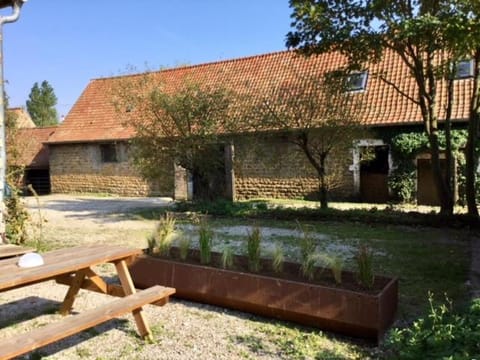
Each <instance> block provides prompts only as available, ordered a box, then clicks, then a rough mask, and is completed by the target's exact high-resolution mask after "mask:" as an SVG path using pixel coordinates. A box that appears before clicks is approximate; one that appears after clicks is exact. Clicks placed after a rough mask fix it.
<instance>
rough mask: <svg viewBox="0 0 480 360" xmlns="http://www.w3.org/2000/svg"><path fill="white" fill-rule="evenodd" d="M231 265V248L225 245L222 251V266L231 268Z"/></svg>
mask: <svg viewBox="0 0 480 360" xmlns="http://www.w3.org/2000/svg"><path fill="white" fill-rule="evenodd" d="M232 267H233V249H232V248H231V247H230V246H226V247H225V248H224V249H223V251H222V268H224V269H231V268H232Z"/></svg>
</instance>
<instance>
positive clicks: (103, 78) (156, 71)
mask: <svg viewBox="0 0 480 360" xmlns="http://www.w3.org/2000/svg"><path fill="white" fill-rule="evenodd" d="M288 53H291V54H294V53H295V50H288V49H287V50H278V51H272V52H269V53H265V54H256V55H247V56H243V57H237V58H231V59H225V60H212V61H209V62H205V63H198V64H192V65H180V66H177V67H170V68H165V69H160V70H151V71H148V70H147V71H143V72H138V73H134V74H124V75H113V76H105V77H98V78H93V79H91V81H97V80H102V81H103V80H111V79H119V78H125V77H134V76H140V75H145V74H156V73H167V72H171V71H178V70H185V69H192V68H201V67H204V66H211V65H215V64H227V63H233V62H241V61H246V60H252V59H260V58H266V57H271V56H275V55H280V54H288Z"/></svg>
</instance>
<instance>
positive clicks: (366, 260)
mask: <svg viewBox="0 0 480 360" xmlns="http://www.w3.org/2000/svg"><path fill="white" fill-rule="evenodd" d="M355 261H356V262H357V279H358V282H359V284H360V285H362V286H364V287H365V288H367V289H371V288H372V287H373V283H374V281H375V274H374V273H373V253H372V250H371V249H369V248H368V247H367V246H366V245H365V244H362V245H360V247H359V248H358V252H357V254H356V256H355Z"/></svg>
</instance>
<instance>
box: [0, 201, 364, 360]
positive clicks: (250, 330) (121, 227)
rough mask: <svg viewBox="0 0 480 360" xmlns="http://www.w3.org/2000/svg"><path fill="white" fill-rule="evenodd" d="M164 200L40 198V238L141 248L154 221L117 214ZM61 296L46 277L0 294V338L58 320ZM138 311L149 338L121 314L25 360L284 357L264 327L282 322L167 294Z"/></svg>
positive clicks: (337, 348)
mask: <svg viewBox="0 0 480 360" xmlns="http://www.w3.org/2000/svg"><path fill="white" fill-rule="evenodd" d="M26 202H27V206H28V207H29V210H30V212H31V214H32V217H33V218H34V219H35V218H37V219H38V217H39V211H38V204H37V203H36V201H35V199H34V198H27V199H26ZM169 203H170V201H169V199H158V198H148V199H132V198H93V197H86V196H65V195H62V196H59V195H51V196H46V197H41V198H40V208H41V211H40V213H41V218H43V219H44V220H45V222H44V225H43V231H42V233H43V237H44V239H48V242H49V244H53V246H54V247H60V246H73V245H79V244H82V243H92V242H95V243H98V242H106V243H118V244H127V245H134V246H137V247H144V246H145V244H146V243H145V235H146V234H148V233H149V232H150V231H151V230H152V228H153V224H154V222H152V221H144V220H135V219H132V218H129V217H126V216H124V213H125V212H126V211H129V210H131V209H133V208H148V207H157V206H158V205H165V206H168V205H169ZM35 231H38V230H35ZM45 241H46V240H45ZM97 271H99V272H101V273H102V274H103V275H105V276H112V275H114V268H113V266H109V265H104V266H102V267H99V268H98V269H97ZM65 293H66V287H65V286H62V285H57V284H55V283H54V282H46V283H42V284H38V285H34V286H30V287H26V288H21V289H17V290H12V291H8V292H4V293H1V294H0V304H1V305H0V324H1V331H0V337H2V338H3V337H8V336H10V335H12V334H17V333H21V332H25V331H27V330H28V329H31V328H34V327H39V326H42V325H44V324H47V323H49V322H52V321H55V320H56V319H58V318H59V317H60V315H58V314H56V313H55V310H56V309H57V308H58V305H59V303H60V302H61V301H62V299H63V296H64V295H65ZM109 300H111V298H109V297H108V296H105V295H102V294H97V293H93V292H88V291H84V290H81V291H80V293H79V295H78V297H77V299H76V301H75V304H74V311H75V312H82V311H84V310H86V309H89V308H94V307H95V306H96V305H98V304H101V303H103V302H107V301H109ZM145 311H146V317H147V319H148V321H149V322H150V325H151V328H152V330H153V333H154V338H155V341H154V343H146V342H144V341H142V340H141V339H139V338H138V336H136V332H135V330H136V327H135V324H134V322H133V318H132V316H131V315H130V314H128V315H127V316H124V317H122V318H119V319H116V320H113V321H109V322H107V323H105V324H103V325H100V326H97V327H95V328H93V329H91V330H88V331H85V332H83V333H81V334H77V335H75V336H72V337H70V338H68V339H65V340H62V341H59V342H57V343H55V344H52V345H49V346H47V347H44V348H42V349H40V350H38V351H37V352H36V353H34V354H30V357H26V358H40V357H42V358H47V359H172V360H173V359H289V358H291V357H292V355H291V354H288V352H286V351H285V348H282V347H281V346H280V345H279V343H278V341H277V342H274V341H272V339H273V338H274V337H275V336H276V335H277V334H276V333H275V334H272V331H274V332H278V331H279V332H280V333H281V332H282V331H290V330H291V329H292V328H290V327H289V326H288V325H286V324H283V323H270V322H269V321H267V320H265V319H259V318H256V317H254V316H251V315H249V314H244V313H240V312H235V311H230V310H225V309H221V308H217V307H213V306H207V305H201V304H196V303H191V302H187V301H181V300H175V299H172V300H171V301H170V303H169V304H167V305H165V306H163V307H157V306H152V305H148V306H146V307H145ZM269 326H271V327H270V328H269ZM266 329H267V330H266ZM268 329H270V330H268ZM272 329H274V330H272ZM289 329H290V330H289ZM308 336H309V335H308V332H306V333H305V334H303V333H302V334H301V337H303V338H305V339H306V338H308ZM322 341H323V340H322ZM339 344H340V345H339ZM325 348H326V349H327V351H328V352H329V354H332V352H334V353H335V354H336V355H338V356H339V357H338V358H342V359H347V358H351V354H352V353H353V352H356V351H355V349H352V348H350V346H349V345H344V344H342V343H341V342H337V341H336V340H335V339H334V338H332V339H325ZM353 348H355V346H353ZM329 349H330V350H329ZM339 352H340V353H339ZM38 355H40V356H38ZM307 358H308V357H307ZM335 358H337V357H335Z"/></svg>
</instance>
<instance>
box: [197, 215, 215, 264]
mask: <svg viewBox="0 0 480 360" xmlns="http://www.w3.org/2000/svg"><path fill="white" fill-rule="evenodd" d="M212 242H213V231H212V229H211V228H210V225H209V224H208V222H207V220H206V219H201V220H200V222H199V228H198V244H199V248H200V262H201V263H202V264H210V261H211V258H212Z"/></svg>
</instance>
